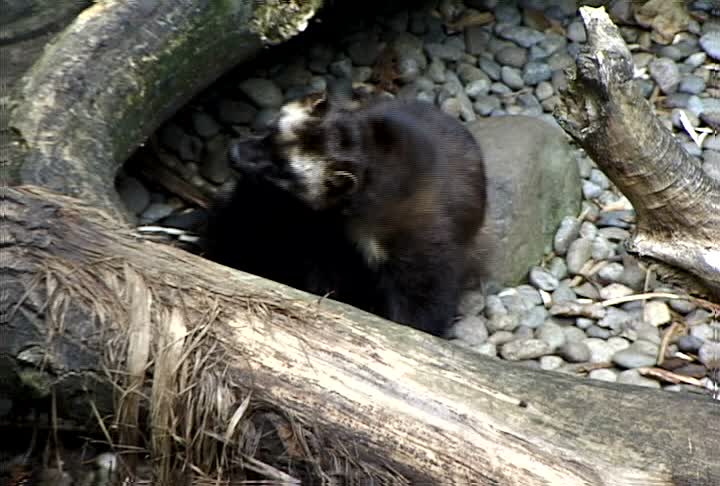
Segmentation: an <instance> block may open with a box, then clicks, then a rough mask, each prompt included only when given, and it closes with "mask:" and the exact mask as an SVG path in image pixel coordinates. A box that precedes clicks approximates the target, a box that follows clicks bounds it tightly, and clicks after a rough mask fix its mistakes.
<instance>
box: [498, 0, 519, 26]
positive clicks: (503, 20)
mask: <svg viewBox="0 0 720 486" xmlns="http://www.w3.org/2000/svg"><path fill="white" fill-rule="evenodd" d="M495 19H496V21H497V23H499V24H508V25H520V22H522V14H521V13H520V10H518V8H517V7H516V6H515V5H513V4H511V3H509V2H508V3H505V2H498V5H497V7H496V8H495Z"/></svg>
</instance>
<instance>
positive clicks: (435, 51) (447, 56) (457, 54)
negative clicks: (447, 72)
mask: <svg viewBox="0 0 720 486" xmlns="http://www.w3.org/2000/svg"><path fill="white" fill-rule="evenodd" d="M425 52H426V53H427V55H428V56H429V57H431V58H438V59H442V60H443V61H459V60H460V58H462V55H463V51H462V50H461V49H459V48H457V47H455V46H451V45H447V44H438V43H436V42H430V43H427V44H425Z"/></svg>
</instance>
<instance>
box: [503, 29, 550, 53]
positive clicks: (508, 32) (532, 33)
mask: <svg viewBox="0 0 720 486" xmlns="http://www.w3.org/2000/svg"><path fill="white" fill-rule="evenodd" d="M496 33H497V35H498V36H499V37H500V38H502V39H507V40H511V41H513V42H514V43H516V44H517V45H519V46H522V47H530V46H532V45H534V44H537V43H538V42H540V41H541V40H543V39H544V38H545V36H544V35H543V33H542V32H538V31H537V30H535V29H531V28H529V27H523V26H517V27H512V26H500V25H499V24H498V27H497V28H496Z"/></svg>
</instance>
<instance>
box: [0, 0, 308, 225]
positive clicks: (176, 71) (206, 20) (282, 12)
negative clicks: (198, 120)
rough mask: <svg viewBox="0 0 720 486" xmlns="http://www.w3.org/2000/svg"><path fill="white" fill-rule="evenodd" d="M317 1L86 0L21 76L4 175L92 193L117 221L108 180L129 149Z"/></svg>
mask: <svg viewBox="0 0 720 486" xmlns="http://www.w3.org/2000/svg"><path fill="white" fill-rule="evenodd" d="M321 3H322V0H313V1H311V2H297V1H295V0H291V1H283V2H277V1H271V2H255V1H253V0H209V1H203V2H197V1H195V0H156V1H152V2H128V1H126V0H106V1H103V2H96V3H94V5H93V6H92V7H90V8H88V9H86V10H84V11H83V12H81V13H80V14H79V15H78V16H77V18H76V19H75V21H74V22H73V23H72V24H70V26H68V27H67V28H66V29H65V30H64V31H63V32H62V33H61V34H59V35H58V37H57V38H56V39H55V40H54V42H52V43H51V44H49V45H48V48H47V49H46V51H45V52H44V53H43V55H42V56H41V58H40V59H38V61H37V62H36V63H35V64H34V65H33V67H32V68H31V69H30V71H29V73H28V75H27V78H26V80H25V81H24V83H22V85H21V86H20V89H19V91H18V95H17V99H15V100H14V102H13V103H14V106H13V107H12V119H11V121H10V127H11V128H12V129H13V130H14V132H13V135H14V137H15V142H16V143H17V145H18V146H19V147H21V148H22V149H23V150H22V157H18V158H17V160H12V161H10V165H9V169H10V171H9V174H10V175H9V179H10V180H11V181H13V183H16V182H18V181H19V182H22V183H25V184H35V185H40V186H44V187H48V188H51V189H53V190H56V191H58V192H61V193H63V194H68V195H73V196H77V197H81V198H83V199H85V200H88V201H92V202H93V204H95V205H96V206H98V207H101V208H103V209H105V210H106V211H107V212H108V213H110V214H112V215H113V216H115V217H116V218H118V220H119V221H123V220H124V219H125V214H124V211H123V210H122V208H123V206H122V204H121V203H120V200H119V198H118V196H117V194H116V192H115V191H114V190H112V188H113V182H114V176H115V173H116V171H117V169H118V168H119V166H120V165H121V164H122V163H123V162H124V161H125V159H126V158H127V157H128V156H129V155H130V154H131V153H132V151H133V150H135V149H136V148H137V147H138V146H139V145H140V144H141V143H142V142H143V141H145V140H146V139H147V138H148V136H149V135H150V134H151V133H152V132H153V131H154V130H155V129H156V128H157V127H158V126H159V125H160V123H162V122H163V121H164V120H165V119H166V118H167V117H168V116H170V115H172V114H173V113H175V112H176V111H177V109H178V108H179V107H180V106H182V105H183V104H185V103H187V101H188V100H189V99H190V98H191V97H192V96H193V95H194V94H196V93H197V92H199V91H200V90H201V89H203V88H204V87H205V86H207V85H208V84H209V83H211V82H212V81H214V80H215V79H217V78H218V76H220V75H221V74H222V73H224V72H226V71H228V70H229V69H230V68H231V67H233V66H235V65H237V64H238V63H240V62H241V61H245V60H247V59H249V58H251V57H252V56H254V55H255V54H256V53H258V52H259V51H260V50H261V49H262V47H263V46H265V45H267V44H268V43H270V42H277V41H279V40H281V39H285V38H288V37H290V36H292V35H294V34H295V33H297V31H298V30H301V29H303V28H305V26H307V20H308V19H309V18H310V17H312V15H313V14H314V13H315V11H316V10H317V9H318V8H319V6H320V4H321ZM269 19H270V20H271V21H269Z"/></svg>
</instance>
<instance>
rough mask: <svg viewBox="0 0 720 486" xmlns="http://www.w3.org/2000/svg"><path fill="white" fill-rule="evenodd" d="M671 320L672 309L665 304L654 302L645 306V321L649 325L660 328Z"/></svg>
mask: <svg viewBox="0 0 720 486" xmlns="http://www.w3.org/2000/svg"><path fill="white" fill-rule="evenodd" d="M671 320H672V315H671V314H670V307H669V306H668V305H667V304H666V303H665V302H662V301H659V300H653V301H650V302H648V303H647V304H645V321H646V322H647V323H648V324H650V325H652V326H655V327H658V326H662V325H663V324H667V323H668V322H670V321H671Z"/></svg>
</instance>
